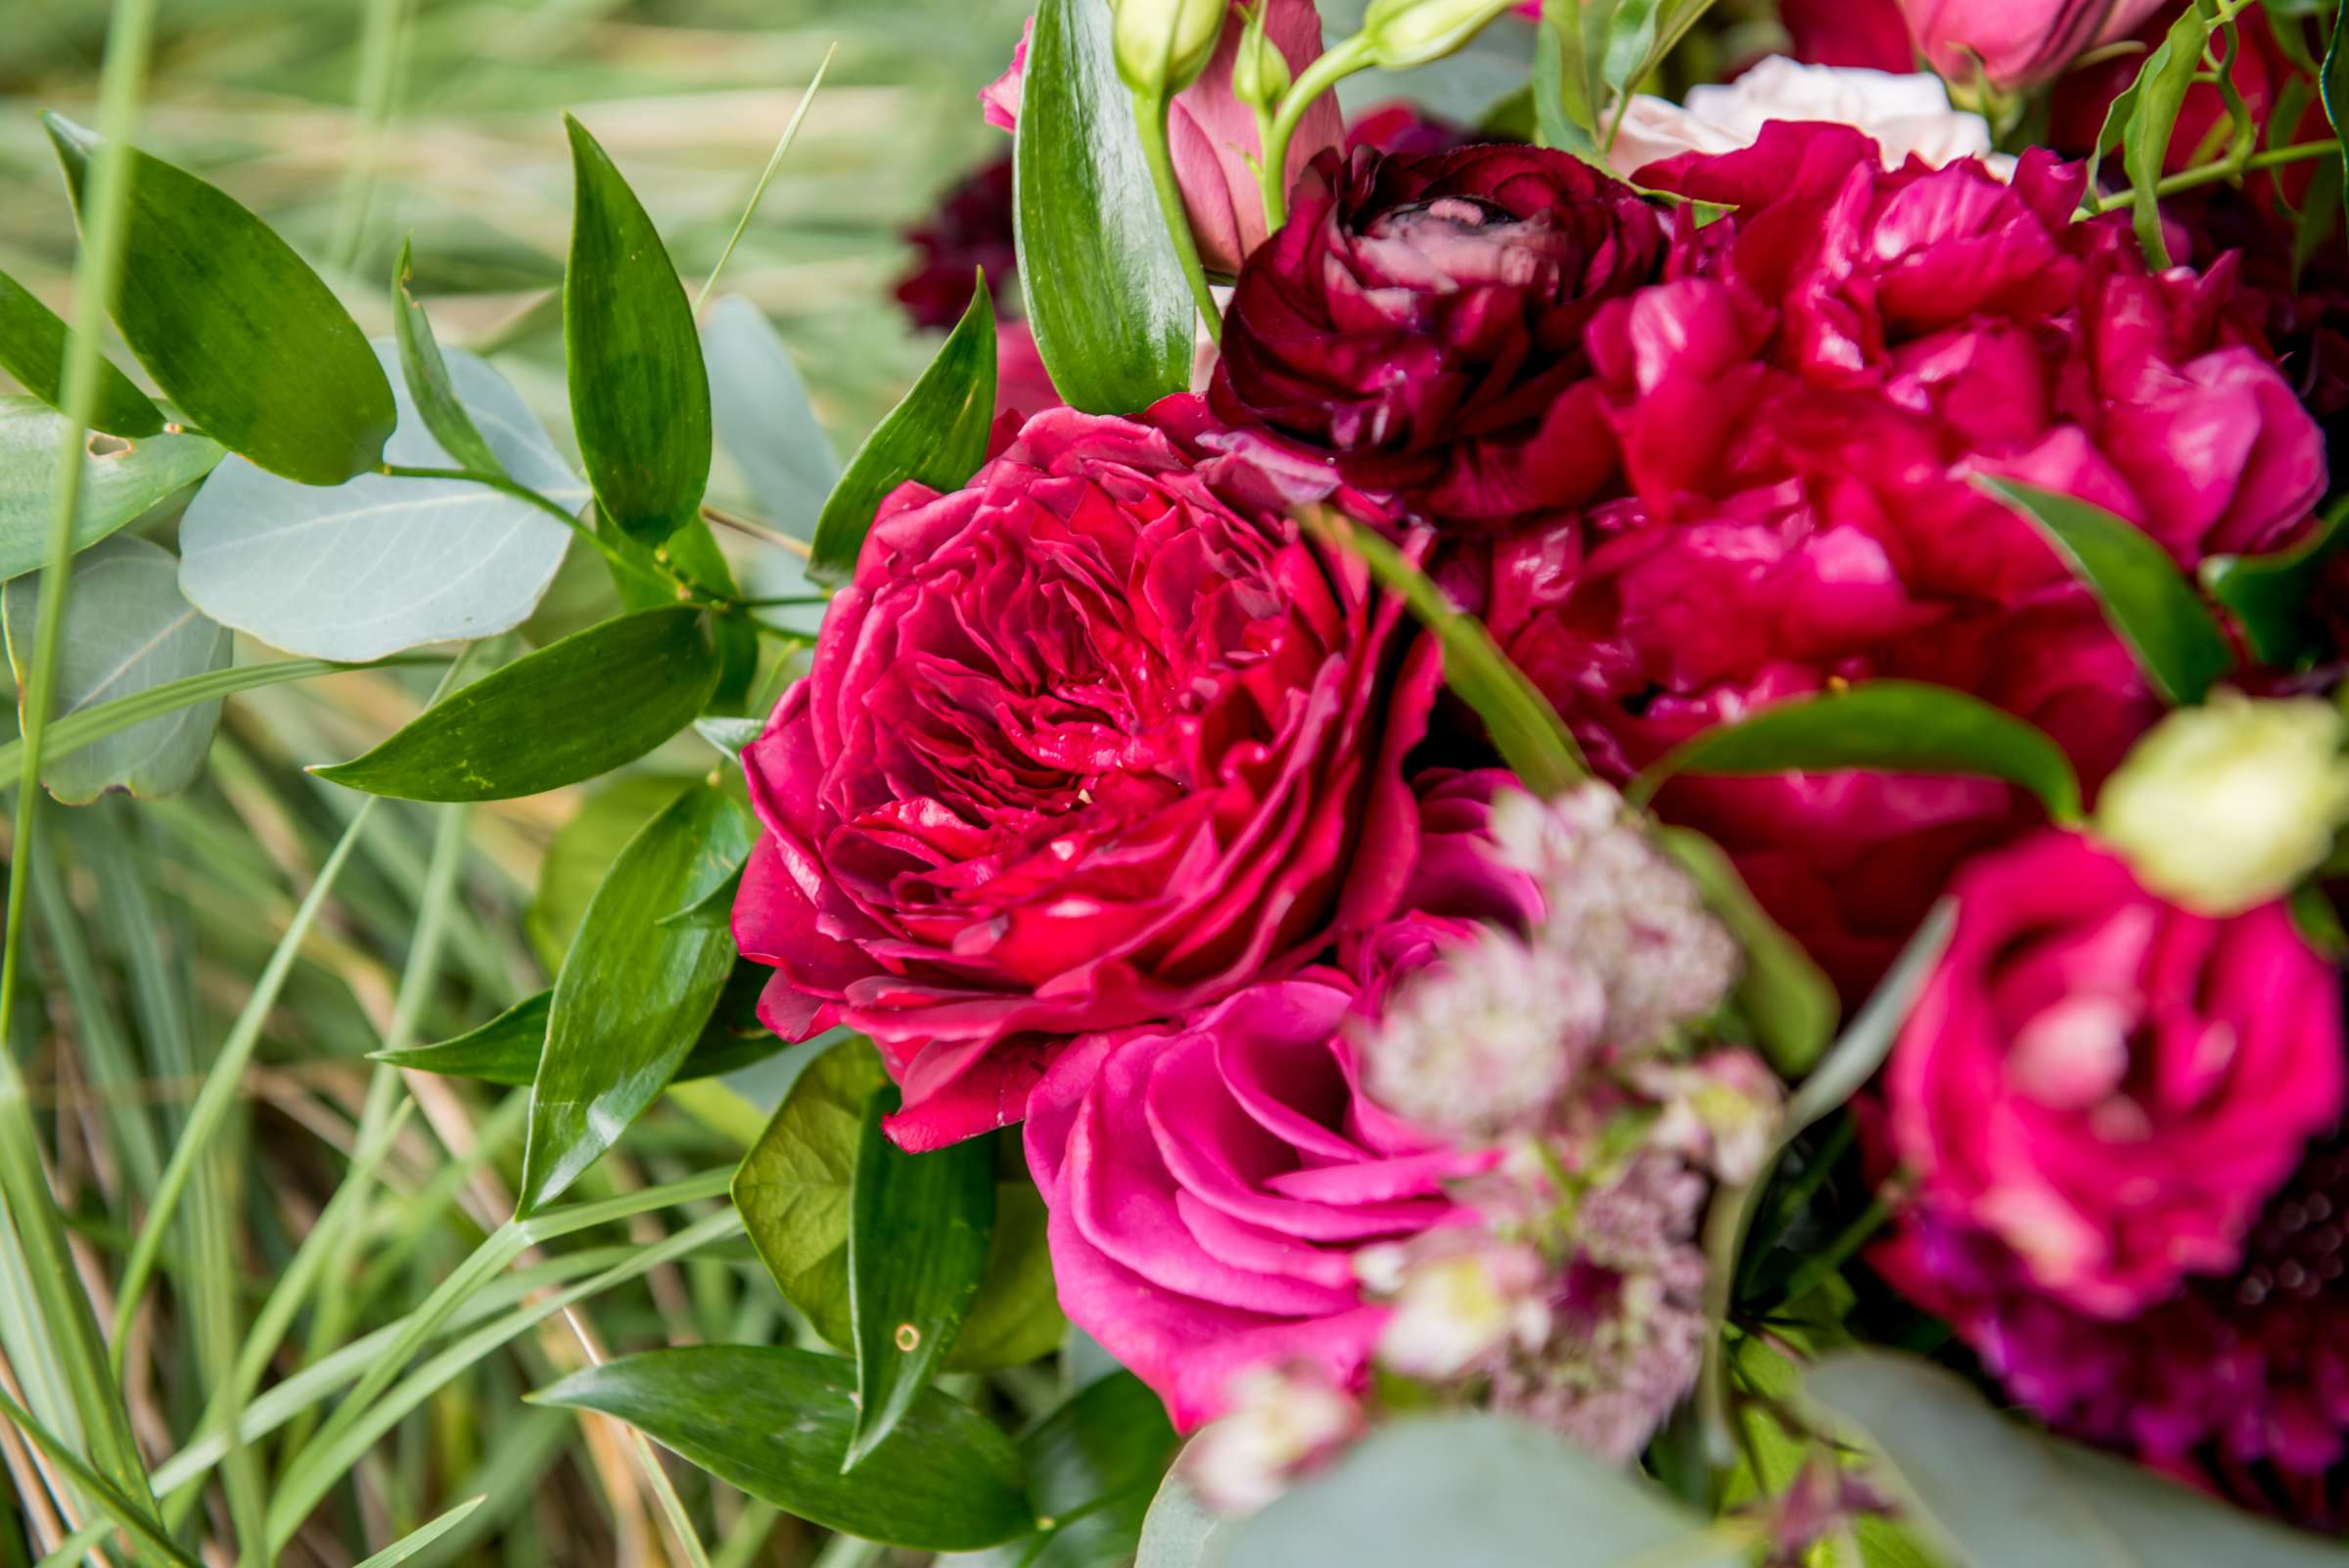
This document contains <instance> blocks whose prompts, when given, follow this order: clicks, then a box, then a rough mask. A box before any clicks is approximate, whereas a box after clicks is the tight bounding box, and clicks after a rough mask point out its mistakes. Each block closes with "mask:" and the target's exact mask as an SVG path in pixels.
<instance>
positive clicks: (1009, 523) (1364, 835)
mask: <svg viewBox="0 0 2349 1568" xmlns="http://www.w3.org/2000/svg"><path fill="white" fill-rule="evenodd" d="M1173 401H1174V406H1170V407H1169V408H1167V409H1165V410H1163V411H1162V417H1164V418H1168V419H1174V418H1178V417H1179V416H1181V415H1182V414H1183V413H1184V412H1185V410H1186V408H1187V404H1185V403H1182V402H1180V401H1179V400H1173ZM1340 499H1341V500H1344V497H1342V496H1341V497H1340ZM1436 680H1437V670H1436V664H1435V660H1434V657H1433V651H1432V647H1431V645H1429V644H1427V643H1425V642H1424V641H1421V640H1419V639H1417V638H1416V634H1415V632H1414V629H1413V627H1412V626H1411V624H1410V623H1409V622H1408V620H1407V618H1406V617H1405V615H1404V613H1403V611H1402V609H1401V607H1400V606H1399V605H1398V604H1396V603H1394V602H1393V601H1391V600H1389V599H1387V598H1385V597H1383V596H1379V595H1376V594H1375V593H1374V592H1373V591H1372V589H1371V587H1370V584H1369V582H1368V580H1367V578H1366V576H1364V575H1363V574H1362V573H1361V572H1360V571H1359V568H1358V567H1357V566H1355V565H1354V564H1352V563H1350V562H1346V561H1343V560H1339V559H1335V558H1333V557H1331V556H1330V555H1328V554H1326V553H1324V552H1323V551H1321V550H1319V549H1317V548H1316V547H1314V546H1313V545H1312V544H1309V543H1308V542H1306V541H1305V540H1303V539H1302V538H1301V537H1300V536H1299V534H1298V530H1297V529H1296V527H1295V525H1294V524H1293V523H1292V522H1290V520H1289V519H1288V518H1287V516H1286V515H1285V512H1284V511H1283V510H1281V508H1280V503H1279V498H1278V497H1277V496H1276V495H1275V494H1274V493H1273V492H1272V491H1271V490H1270V489H1269V488H1268V487H1267V485H1266V484H1265V482H1264V480H1263V478H1262V477H1261V476H1260V475H1258V474H1257V473H1255V472H1254V471H1253V470H1251V469H1248V468H1246V467H1244V466H1242V465H1240V464H1238V463H1237V462H1236V461H1234V460H1231V459H1204V460H1195V459H1194V456H1193V454H1192V453H1190V452H1188V451H1186V450H1185V448H1184V447H1183V446H1182V445H1180V444H1178V443H1177V441H1176V440H1175V439H1174V437H1172V436H1171V435H1169V434H1168V432H1167V431H1166V430H1165V429H1162V428H1160V427H1159V426H1157V425H1153V424H1149V423H1142V422H1136V421H1129V420H1122V419H1106V418H1095V417H1092V416H1088V415H1083V414H1078V413H1075V412H1072V411H1067V410H1059V411H1054V412H1052V413H1048V414H1044V415H1040V416H1038V417H1037V418H1036V419H1035V420H1032V421H1030V423H1029V424H1028V426H1027V428H1026V429H1025V430H1024V431H1023V432H1022V433H1021V434H1020V437H1019V438H1018V439H1017V440H1016V441H1015V442H1014V443H1013V444H1012V445H1011V446H1010V447H1009V449H1008V450H1006V451H1004V452H1003V454H1002V455H1001V456H999V457H998V458H996V459H995V460H994V461H993V462H991V463H990V464H989V465H988V466H987V467H986V468H985V469H983V470H982V471H981V472H980V474H979V475H978V476H977V477H976V478H975V479H974V480H973V481H972V483H971V484H970V486H969V487H968V488H966V489H963V490H961V491H958V492H956V493H954V494H952V495H945V496H940V495H937V494H935V493H933V492H931V491H928V490H926V489H924V488H922V487H920V486H918V485H908V486H906V487H905V488H903V489H901V490H899V491H898V493H897V494H896V495H895V496H893V497H892V498H891V499H890V500H889V501H888V502H887V503H885V504H884V506H883V507H882V509H881V516H880V518H879V519H878V520H877V521H876V523H875V525H874V527H873V530H872V532H871V534H870V536H869V537H868V538H867V540H866V542H865V547H864V551H863V554H862V556H861V558H860V559H859V561H858V563H857V568H856V574H855V578H854V581H853V583H852V585H851V586H850V587H849V588H848V589H847V590H845V591H844V592H842V593H841V594H840V596H839V597H838V598H836V599H835V600H834V601H833V603H832V606H831V610H830V613H829V615H828V616H827V617H826V619H825V622H824V627H823V632H822V635H821V637H820V638H819V640H818V642H817V645H816V650H815V658H814V665H813V668H812V670H811V672H810V673H809V675H808V677H807V678H806V680H804V681H802V682H801V683H800V684H799V685H797V686H795V687H794V688H793V689H792V690H791V692H790V694H789V695H788V696H787V697H786V698H785V699H784V701H783V703H782V705H781V706H780V707H779V708H778V709H777V710H776V713H775V715H774V717H773V719H772V720H771V721H770V722H769V724H768V726H767V729H766V732H765V734H764V735H762V736H761V737H760V739H759V740H758V741H757V742H755V743H754V744H753V745H752V746H751V747H750V748H749V749H748V750H747V751H746V752H745V753H744V764H745V768H746V771H747V773H748V775H749V779H750V786H751V794H752V799H753V801H754V803H755V804H756V805H757V807H758V808H759V811H760V817H761V818H762V819H763V821H764V822H765V824H766V828H767V832H766V833H765V835H764V836H763V837H762V838H761V839H760V844H759V847H758V849H757V851H756V853H754V855H753V858H752V861H751V864H750V868H749V870H748V872H747V873H746V874H745V876H744V879H743V885H742V892H741V894H740V897H739V899H738V900H737V902H736V905H735V935H736V938H737V940H738V941H739V943H740V945H741V948H742V951H743V952H744V953H745V954H746V955H747V956H750V957H752V958H756V959H758V960H759V961H760V962H762V963H767V964H771V965H773V966H774V967H775V969H776V970H777V974H776V977H775V979H774V981H773V982H772V983H771V984H770V985H769V987H768V988H767V992H766V994H765V997H764V999H763V1002H762V1006H761V1016H763V1017H764V1018H765V1019H766V1020H767V1022H768V1023H769V1025H770V1026H771V1027H772V1028H774V1029H775V1031H776V1032H777V1033H778V1034H781V1035H783V1036H784V1037H785V1038H805V1037H806V1036H807V1035H808V1034H810V1033H812V1032H814V1031H816V1030H818V1029H822V1028H825V1027H828V1026H830V1025H832V1024H836V1023H841V1024H848V1025H852V1026H853V1027H855V1028H857V1029H860V1030H863V1031H864V1032H865V1033H867V1034H869V1035H871V1036H872V1037H873V1038H874V1039H875V1040H876V1041H877V1042H878V1043H879V1044H880V1046H881V1048H882V1051H883V1053H884V1055H885V1057H886V1058H887V1060H888V1062H889V1065H890V1068H891V1070H892V1072H893V1073H894V1074H895V1075H896V1077H897V1079H898V1083H899V1084H900V1085H901V1086H902V1088H903V1090H904V1098H905V1109H904V1111H903V1112H902V1113H901V1114H900V1115H899V1117H898V1119H897V1120H896V1121H895V1122H894V1123H893V1124H892V1130H893V1132H894V1133H895V1134H896V1136H897V1137H898V1139H899V1140H900V1141H901V1142H903V1143H905V1144H906V1145H907V1146H908V1147H930V1146H934V1145H936V1144H939V1143H942V1142H945V1141H949V1140H951V1139H953V1138H956V1137H961V1136H966V1135H968V1134H970V1133H973V1132H977V1131H981V1130H986V1129H988V1128H991V1127H995V1126H998V1125H1001V1124H1002V1123H1005V1122H1010V1121H1015V1120H1017V1119H1018V1117H1019V1115H1020V1110H1021V1106H1022V1104H1023V1103H1024V1101H1025V1099H1026V1096H1027V1091H1028V1089H1029V1088H1030V1087H1031V1086H1032V1085H1033V1084H1035V1083H1036V1080H1037V1079H1038V1078H1039V1077H1040V1076H1041V1074H1042V1071H1043V1067H1044V1065H1045V1059H1046V1057H1047V1056H1048V1054H1049V1051H1050V1049H1051V1048H1052V1047H1053V1045H1055V1044H1056V1043H1057V1041H1058V1039H1059V1038H1063V1037H1066V1036H1069V1035H1074V1034H1078V1033H1082V1032H1085V1031H1090V1030H1100V1029H1114V1028H1118V1027H1120V1026H1124V1025H1128V1024H1133V1023H1137V1022H1140V1021H1142V1020H1145V1019H1153V1018H1163V1017H1169V1016H1172V1015H1174V1014H1176V1013H1180V1012H1182V1011H1184V1010H1186V1009H1190V1008H1194V1007H1198V1006H1202V1005H1205V1004H1207V1003H1210V1002H1213V1001H1215V1000H1217V999H1219V998H1221V997H1222V996H1225V995H1228V994H1230V993H1231V992H1234V991H1237V990H1239V989H1240V988H1242V987H1244V986H1248V985H1250V984H1252V983H1255V982H1257V981H1259V980H1263V979H1265V978H1267V977H1269V976H1277V975H1279V974H1282V973H1285V972H1287V971H1290V970H1293V969H1295V968H1297V967H1298V966H1299V965H1301V964H1304V963H1306V962H1308V961H1309V960H1311V959H1312V958H1313V955H1314V954H1315V953H1316V952H1317V951H1319V950H1320V949H1322V948H1323V947H1325V946H1326V945H1328V943H1329V942H1330V940H1331V939H1332V938H1333V937H1336V936H1340V935H1343V934H1344V933H1345V932H1347V931H1349V930H1354V929H1359V928H1360V927H1362V926H1366V925H1368V924H1370V923H1372V922H1375V921H1376V920H1378V919H1380V918H1382V917H1384V915H1385V914H1386V913H1387V912H1388V910H1389V909H1390V908H1391V907H1392V905H1393V901H1394V899H1395V898H1396V896H1397V895H1398V894H1399V893H1400V892H1401V890H1402V888H1403V885H1404V882H1405V878H1406V877H1407V876H1408V875H1409V873H1410V869H1411V865H1412V862H1413V858H1414V856H1415V853H1416V850H1417V844H1418V838H1419V831H1418V824H1417V815H1416V808H1415V807H1414V804H1413V802H1412V799H1411V796H1410V793H1409V791H1408V790H1407V789H1406V788H1405V785H1404V782H1403V778H1402V770H1401V765H1400V764H1401V760H1402V757H1403V755H1404V753H1405V752H1406V751H1408V750H1409V748H1410V747H1411V746H1412V745H1413V744H1414V743H1415V742H1416V741H1417V740H1418V738H1419V735H1420V732H1421V729H1422V727H1423V724H1424V720H1425V717H1426V714H1427V711H1428V708H1429V705H1430V703H1431V701H1432V699H1433V693H1434V687H1435V683H1436Z"/></svg>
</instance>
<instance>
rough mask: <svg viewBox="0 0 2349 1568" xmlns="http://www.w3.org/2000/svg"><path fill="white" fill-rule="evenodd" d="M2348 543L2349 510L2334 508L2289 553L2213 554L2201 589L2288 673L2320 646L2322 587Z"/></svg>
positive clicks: (2268, 661) (2262, 654) (2265, 660)
mask: <svg viewBox="0 0 2349 1568" xmlns="http://www.w3.org/2000/svg"><path fill="white" fill-rule="evenodd" d="M2345 545H2349V507H2344V506H2335V507H2334V508H2333V509H2332V511H2331V512H2330V514H2329V515H2327V516H2326V519H2325V521H2324V523H2323V525H2322V526H2320V527H2319V528H2318V529H2317V530H2315V531H2314V532H2312V533H2311V534H2310V535H2309V536H2308V537H2307V538H2305V539H2303V540H2302V541H2300V543H2298V544H2296V545H2293V546H2292V547H2291V548H2289V549H2286V550H2278V551H2275V552H2274V553H2272V554H2269V555H2214V556H2212V557H2211V558H2210V559H2208V560H2206V561H2204V562H2203V563H2202V585H2203V586H2204V587H2205V588H2207V589H2209V590H2210V596H2211V597H2212V598H2214V599H2216V600H2218V601H2219V603H2221V604H2223V605H2225V606H2226V607H2227V608H2228V609H2229V610H2230V611H2232V612H2234V618H2235V620H2236V621H2237V622H2238V623H2241V625H2242V628H2243V636H2244V638H2245V639H2246V640H2247V641H2248V642H2249V643H2250V645H2251V652H2252V654H2253V655H2254V656H2255V657H2257V658H2258V659H2259V661H2260V662H2261V663H2262V664H2265V665H2269V666H2272V667H2274V668H2276V669H2290V668H2291V667H2292V666H2293V665H2294V664H2296V663H2297V662H2298V661H2299V660H2300V659H2301V658H2302V657H2304V656H2306V655H2308V654H2311V653H2314V652H2316V651H2318V649H2319V647H2320V643H2321V637H2322V628H2321V627H2320V626H2319V625H2318V623H2317V617H2316V610H2317V604H2318V599H2317V585H2318V583H2319V582H2320V581H2321V580H2322V578H2323V576H2324V575H2325V569H2326V567H2327V566H2329V565H2330V564H2331V562H2332V558H2333V557H2334V556H2335V555H2337V554H2338V553H2339V552H2340V551H2341V549H2342V547H2343V546H2345Z"/></svg>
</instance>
